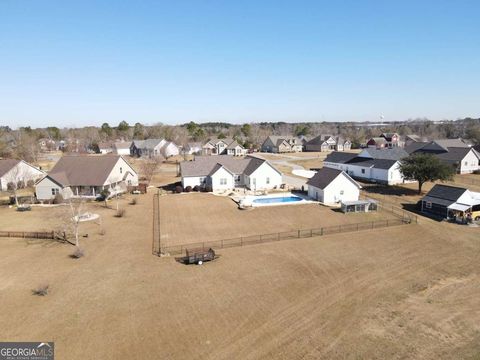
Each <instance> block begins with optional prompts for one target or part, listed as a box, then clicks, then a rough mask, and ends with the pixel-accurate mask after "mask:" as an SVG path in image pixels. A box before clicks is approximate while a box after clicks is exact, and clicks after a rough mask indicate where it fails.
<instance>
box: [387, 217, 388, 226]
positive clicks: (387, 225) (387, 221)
mask: <svg viewBox="0 0 480 360" xmlns="http://www.w3.org/2000/svg"><path fill="white" fill-rule="evenodd" d="M387 227H388V219H387Z"/></svg>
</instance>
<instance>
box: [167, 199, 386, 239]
mask: <svg viewBox="0 0 480 360" xmlns="http://www.w3.org/2000/svg"><path fill="white" fill-rule="evenodd" d="M280 196H281V195H280ZM160 214H161V216H160V218H161V221H160V231H161V234H162V241H163V245H164V246H171V245H180V244H188V243H192V242H203V241H215V240H223V239H232V238H237V237H241V236H251V235H261V234H272V233H278V232H287V231H295V230H299V229H318V228H321V227H328V226H338V225H343V224H354V223H363V222H370V221H375V220H386V219H395V217H394V216H393V215H392V214H391V213H390V212H386V211H378V212H371V213H366V214H365V213H363V214H360V213H358V214H348V215H345V214H343V213H341V212H339V211H336V210H332V209H331V208H328V207H325V206H321V205H318V204H306V205H285V206H266V207H259V208H256V209H253V210H239V209H238V207H237V204H236V203H234V202H233V201H232V200H231V199H230V198H227V197H222V196H215V195H212V194H204V193H190V194H181V195H178V194H174V195H166V196H161V197H160Z"/></svg>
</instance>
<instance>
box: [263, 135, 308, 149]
mask: <svg viewBox="0 0 480 360" xmlns="http://www.w3.org/2000/svg"><path fill="white" fill-rule="evenodd" d="M303 146H304V145H303V141H302V139H300V138H297V137H289V136H274V135H272V136H269V137H267V138H266V139H265V141H264V142H263V144H262V146H261V151H262V152H269V153H294V152H301V151H303Z"/></svg>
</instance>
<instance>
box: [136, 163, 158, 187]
mask: <svg viewBox="0 0 480 360" xmlns="http://www.w3.org/2000/svg"><path fill="white" fill-rule="evenodd" d="M160 163H161V159H159V158H156V157H154V158H152V159H148V160H147V159H145V160H143V161H142V162H141V164H140V174H142V176H143V177H144V178H145V180H146V181H147V183H148V184H150V181H152V178H153V175H154V174H155V172H156V171H157V169H158V167H159V166H160Z"/></svg>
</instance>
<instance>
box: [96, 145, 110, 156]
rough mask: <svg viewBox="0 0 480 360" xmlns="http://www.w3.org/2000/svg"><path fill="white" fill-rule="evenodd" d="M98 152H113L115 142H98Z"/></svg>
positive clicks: (103, 153)
mask: <svg viewBox="0 0 480 360" xmlns="http://www.w3.org/2000/svg"><path fill="white" fill-rule="evenodd" d="M98 152H99V153H100V154H102V155H105V154H110V153H112V152H113V144H112V143H111V142H100V143H98Z"/></svg>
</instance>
